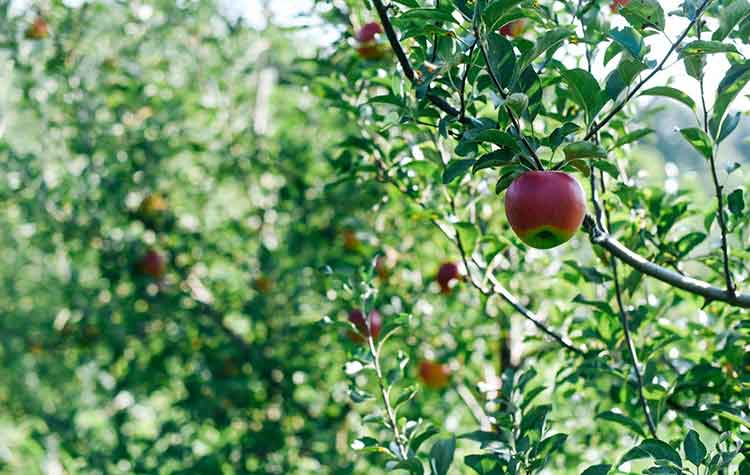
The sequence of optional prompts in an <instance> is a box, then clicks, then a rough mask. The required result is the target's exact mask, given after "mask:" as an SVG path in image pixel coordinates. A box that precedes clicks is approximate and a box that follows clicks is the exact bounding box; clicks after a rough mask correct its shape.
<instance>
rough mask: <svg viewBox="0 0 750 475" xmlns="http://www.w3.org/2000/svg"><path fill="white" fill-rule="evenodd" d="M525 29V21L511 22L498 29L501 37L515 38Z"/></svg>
mask: <svg viewBox="0 0 750 475" xmlns="http://www.w3.org/2000/svg"><path fill="white" fill-rule="evenodd" d="M525 27H526V20H513V21H511V22H508V23H506V24H505V25H503V26H501V27H500V34H501V35H503V36H510V37H511V38H515V37H516V36H520V35H521V33H523V30H524V28H525Z"/></svg>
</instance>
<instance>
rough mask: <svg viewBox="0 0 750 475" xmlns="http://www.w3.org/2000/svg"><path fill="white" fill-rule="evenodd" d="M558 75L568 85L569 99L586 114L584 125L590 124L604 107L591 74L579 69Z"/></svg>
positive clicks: (597, 86)
mask: <svg viewBox="0 0 750 475" xmlns="http://www.w3.org/2000/svg"><path fill="white" fill-rule="evenodd" d="M560 75H561V76H562V78H563V81H565V83H566V84H567V85H568V91H569V92H570V99H571V100H572V101H573V102H575V103H576V104H578V105H579V106H581V107H582V108H583V110H584V111H585V112H586V123H591V121H592V120H593V119H594V116H595V115H596V114H597V113H598V112H599V111H600V110H601V108H602V106H604V100H603V97H602V91H601V89H600V88H599V83H598V82H596V79H594V76H592V75H591V73H589V72H588V71H585V70H583V69H580V68H578V69H569V70H565V71H560Z"/></svg>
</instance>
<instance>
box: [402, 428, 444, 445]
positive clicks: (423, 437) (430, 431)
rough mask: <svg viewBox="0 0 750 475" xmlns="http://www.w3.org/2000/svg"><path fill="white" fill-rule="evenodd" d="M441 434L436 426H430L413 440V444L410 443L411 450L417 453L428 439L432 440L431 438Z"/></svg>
mask: <svg viewBox="0 0 750 475" xmlns="http://www.w3.org/2000/svg"><path fill="white" fill-rule="evenodd" d="M439 433H440V431H439V430H437V429H436V428H435V427H434V426H432V425H430V426H428V427H427V428H426V429H425V430H424V431H423V432H422V433H421V434H419V435H418V436H416V437H414V438H413V439H412V440H411V442H409V448H411V450H413V451H414V452H416V451H418V450H419V447H421V446H422V444H423V443H425V442H426V441H427V440H428V439H430V438H431V437H433V436H435V435H437V434H439Z"/></svg>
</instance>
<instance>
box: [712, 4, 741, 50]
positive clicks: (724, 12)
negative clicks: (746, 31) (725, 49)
mask: <svg viewBox="0 0 750 475" xmlns="http://www.w3.org/2000/svg"><path fill="white" fill-rule="evenodd" d="M748 17H750V2H748V1H747V0H735V1H734V2H732V3H730V4H729V5H727V6H725V7H724V8H722V9H721V10H719V28H717V29H716V31H714V33H713V35H711V39H712V40H715V41H722V40H724V39H725V38H726V37H727V36H729V33H731V32H732V30H733V29H734V28H735V27H736V26H737V25H739V24H740V23H742V21H743V20H745V19H746V18H748Z"/></svg>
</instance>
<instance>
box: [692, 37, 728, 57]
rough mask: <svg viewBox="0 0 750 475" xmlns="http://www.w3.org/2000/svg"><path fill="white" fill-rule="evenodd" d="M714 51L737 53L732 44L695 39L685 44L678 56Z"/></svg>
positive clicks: (713, 52) (711, 52) (712, 52)
mask: <svg viewBox="0 0 750 475" xmlns="http://www.w3.org/2000/svg"><path fill="white" fill-rule="evenodd" d="M715 53H737V48H735V47H734V45H731V44H728V43H722V42H721V41H705V40H695V41H691V42H690V43H688V44H686V45H685V46H684V47H683V48H682V50H680V57H683V58H684V57H686V56H694V55H705V54H715Z"/></svg>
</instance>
